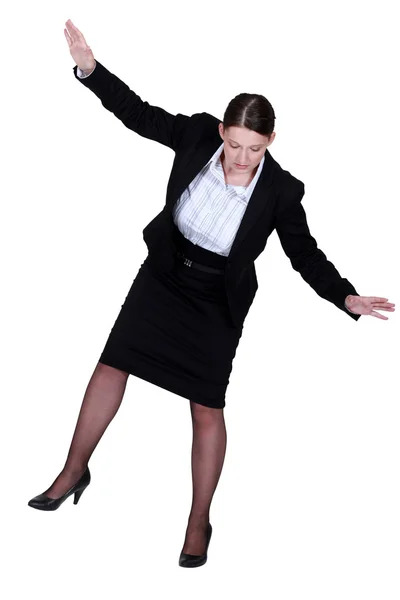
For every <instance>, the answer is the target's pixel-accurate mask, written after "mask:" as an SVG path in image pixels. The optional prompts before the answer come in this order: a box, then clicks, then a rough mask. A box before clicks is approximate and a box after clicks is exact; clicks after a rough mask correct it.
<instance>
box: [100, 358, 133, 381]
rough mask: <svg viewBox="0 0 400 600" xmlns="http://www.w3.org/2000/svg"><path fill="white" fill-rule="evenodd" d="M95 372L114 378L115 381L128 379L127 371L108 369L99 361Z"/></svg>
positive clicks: (107, 366)
mask: <svg viewBox="0 0 400 600" xmlns="http://www.w3.org/2000/svg"><path fill="white" fill-rule="evenodd" d="M95 372H97V373H102V374H103V375H105V376H107V377H114V378H117V379H128V377H129V373H128V372H127V371H122V370H121V369H116V368H115V367H110V366H109V365H105V364H104V363H102V362H100V361H99V362H98V363H97V365H96V368H95Z"/></svg>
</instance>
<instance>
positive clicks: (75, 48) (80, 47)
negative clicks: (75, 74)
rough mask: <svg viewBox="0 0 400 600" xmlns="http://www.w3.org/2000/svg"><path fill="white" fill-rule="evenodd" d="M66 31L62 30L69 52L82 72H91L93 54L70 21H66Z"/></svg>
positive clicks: (93, 64)
mask: <svg viewBox="0 0 400 600" xmlns="http://www.w3.org/2000/svg"><path fill="white" fill-rule="evenodd" d="M65 25H66V26H67V29H64V35H65V37H66V39H67V42H68V46H69V51H70V54H71V56H72V58H73V59H74V61H75V62H76V64H77V65H78V67H79V68H80V69H81V70H82V71H92V70H93V69H94V67H95V65H96V62H95V60H94V56H93V52H92V50H91V49H90V46H88V45H87V43H86V40H85V38H84V37H83V34H82V33H81V32H80V31H79V29H78V28H77V27H75V25H74V24H73V23H72V21H71V19H68V21H66V23H65Z"/></svg>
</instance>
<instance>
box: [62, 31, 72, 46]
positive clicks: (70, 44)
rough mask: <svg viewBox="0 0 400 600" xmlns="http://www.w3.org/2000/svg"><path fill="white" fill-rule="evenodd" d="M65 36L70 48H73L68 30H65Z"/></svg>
mask: <svg viewBox="0 0 400 600" xmlns="http://www.w3.org/2000/svg"><path fill="white" fill-rule="evenodd" d="M64 35H65V37H66V38H67V42H68V46H70V47H71V46H72V41H71V38H70V37H69V35H68V32H67V30H66V29H64Z"/></svg>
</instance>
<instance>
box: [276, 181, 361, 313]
mask: <svg viewBox="0 0 400 600" xmlns="http://www.w3.org/2000/svg"><path fill="white" fill-rule="evenodd" d="M303 196H304V184H303V183H302V184H301V190H300V191H299V192H298V193H297V195H296V198H295V199H294V201H293V202H292V203H291V204H290V205H289V206H287V207H286V208H284V209H283V210H281V211H280V212H278V213H277V214H276V217H275V219H276V232H277V234H278V237H279V240H280V242H281V245H282V248H283V250H284V252H285V254H286V256H287V257H288V258H289V260H290V262H291V264H292V267H293V269H294V270H295V271H298V273H300V275H301V277H302V278H303V279H304V281H306V282H307V283H308V284H309V285H310V286H311V287H312V288H313V290H314V291H315V292H316V293H317V294H318V295H319V296H320V297H321V298H324V299H325V300H328V301H329V302H332V303H333V304H334V305H335V306H337V307H338V308H339V309H340V310H342V311H343V312H344V313H345V314H347V315H349V316H350V317H352V318H353V319H354V320H356V321H357V320H358V319H359V318H360V317H361V315H359V314H355V313H352V312H350V311H349V310H347V308H346V306H345V302H344V301H345V298H346V296H347V295H348V294H351V295H353V296H359V294H358V293H357V292H356V290H355V288H354V286H353V285H352V284H351V283H350V282H349V281H348V280H347V279H345V278H343V277H341V275H340V274H339V272H338V271H337V269H336V268H335V266H334V265H333V263H332V262H330V261H329V260H328V259H327V257H326V255H325V254H324V253H323V252H322V250H321V249H320V248H318V245H317V242H316V240H315V238H314V237H313V236H312V235H311V233H310V230H309V227H308V224H307V217H306V213H305V210H304V208H303V205H302V204H301V201H302V198H303Z"/></svg>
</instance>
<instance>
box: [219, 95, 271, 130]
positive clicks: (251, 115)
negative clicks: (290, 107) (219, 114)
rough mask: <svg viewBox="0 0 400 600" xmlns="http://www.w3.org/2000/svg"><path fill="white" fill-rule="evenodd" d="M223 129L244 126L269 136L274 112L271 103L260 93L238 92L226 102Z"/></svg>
mask: <svg viewBox="0 0 400 600" xmlns="http://www.w3.org/2000/svg"><path fill="white" fill-rule="evenodd" d="M223 126H224V129H227V128H228V127H246V128H247V129H251V130H252V131H255V132H256V133H259V134H260V135H266V136H268V137H270V135H271V133H272V132H273V131H274V126H275V112H274V109H273V108H272V105H271V103H270V102H269V101H268V100H267V98H265V96H262V95H261V94H245V93H243V94H239V95H238V96H235V97H234V98H233V99H232V100H231V101H230V102H229V104H228V106H227V108H226V110H225V113H224V120H223Z"/></svg>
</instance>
